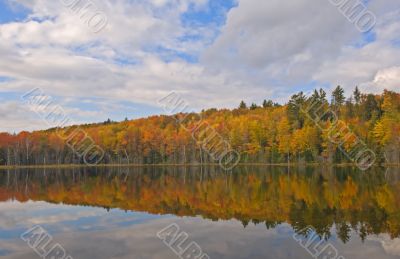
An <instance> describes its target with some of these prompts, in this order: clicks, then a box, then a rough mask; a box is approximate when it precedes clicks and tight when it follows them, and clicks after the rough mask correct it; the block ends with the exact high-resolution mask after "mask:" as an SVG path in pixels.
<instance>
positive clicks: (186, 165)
mask: <svg viewBox="0 0 400 259" xmlns="http://www.w3.org/2000/svg"><path fill="white" fill-rule="evenodd" d="M218 165H219V164H218V163H205V164H199V163H196V164H194V163H189V164H98V165H86V164H82V165H77V164H60V165H59V164H52V165H13V166H0V170H10V169H46V168H49V169H54V168H55V169H57V168H58V169H63V168H91V167H93V168H101V167H103V168H107V167H110V168H112V167H143V168H144V167H172V166H175V167H200V166H218ZM237 166H276V167H301V166H306V167H315V166H323V167H356V165H354V164H352V163H340V164H327V163H291V164H287V163H239V164H237ZM372 167H395V168H397V167H400V164H382V165H378V164H377V165H373V166H372Z"/></svg>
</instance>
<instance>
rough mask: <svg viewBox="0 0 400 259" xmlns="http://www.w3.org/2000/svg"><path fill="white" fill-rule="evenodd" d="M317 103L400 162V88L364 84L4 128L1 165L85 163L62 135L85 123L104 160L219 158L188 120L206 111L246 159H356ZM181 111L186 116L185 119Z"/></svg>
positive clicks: (204, 116) (380, 158)
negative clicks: (36, 127) (63, 124)
mask: <svg viewBox="0 0 400 259" xmlns="http://www.w3.org/2000/svg"><path fill="white" fill-rule="evenodd" d="M315 103H318V104H319V107H324V108H325V109H327V110H330V111H333V112H334V114H336V116H337V118H339V119H340V120H341V121H343V122H345V123H346V125H348V128H349V129H350V130H351V131H352V132H354V135H356V136H357V137H358V138H360V139H361V140H362V141H363V142H365V143H366V145H367V146H368V147H369V148H370V149H371V150H373V151H374V152H375V153H376V155H377V163H383V162H385V161H388V162H389V163H393V164H399V163H400V154H399V152H400V151H399V150H400V137H399V136H400V94H399V93H396V92H392V91H387V90H385V91H384V92H383V93H382V94H366V93H362V92H360V90H359V89H358V88H356V89H355V90H354V92H353V93H352V94H351V96H350V97H348V98H346V97H345V92H344V90H343V88H342V87H340V86H338V87H337V88H336V89H335V90H334V91H333V92H332V93H331V98H328V95H327V93H326V92H325V91H324V90H323V89H319V90H315V91H314V92H313V94H312V95H311V96H305V94H304V93H303V92H300V93H297V94H295V95H293V96H292V97H291V98H290V100H289V101H288V103H287V104H284V105H280V104H278V103H275V102H273V101H271V100H265V101H264V102H263V103H262V105H257V104H255V103H253V104H251V105H250V106H248V105H247V104H246V103H245V102H244V101H242V102H241V103H240V105H239V107H238V108H236V109H208V110H203V111H201V113H199V114H194V113H192V114H177V115H174V116H165V115H160V116H151V117H148V118H142V119H136V120H125V121H122V122H113V121H111V120H108V121H107V122H104V123H98V124H88V125H79V126H78V125H76V126H71V127H68V128H62V129H59V128H57V129H55V128H53V129H48V130H43V131H34V132H25V131H24V132H20V133H18V134H9V133H0V165H9V166H11V165H47V164H82V163H84V161H83V159H82V158H81V157H78V156H77V155H76V153H75V152H74V151H73V150H72V149H71V148H70V147H69V146H68V145H67V143H66V142H65V141H64V140H63V139H62V138H60V134H61V135H67V134H68V132H71V131H73V130H74V129H77V128H78V127H79V128H80V129H82V130H84V131H85V132H86V133H87V134H88V135H89V136H90V137H91V138H92V139H93V141H94V143H96V145H99V146H100V147H101V148H102V149H103V150H104V151H105V156H104V158H103V160H102V161H101V163H104V164H116V163H130V164H162V163H174V164H185V163H186V164H188V163H212V162H215V161H213V160H212V158H211V157H210V156H209V155H208V154H207V152H204V150H202V149H201V144H202V143H200V142H201V141H200V140H198V139H197V140H196V139H194V138H192V136H191V134H190V132H188V131H187V130H184V129H183V127H182V126H184V127H185V128H186V129H193V128H195V127H196V125H197V124H199V120H200V117H201V120H203V121H206V122H207V123H208V124H209V125H210V126H211V127H212V128H213V129H215V130H216V132H218V133H219V134H220V135H221V136H222V137H223V138H224V139H225V140H226V141H227V142H228V143H229V144H230V145H231V147H232V148H233V149H234V150H236V151H238V152H239V153H241V162H243V163H255V162H257V163H289V162H290V163H307V162H318V163H345V162H349V159H348V157H346V155H345V154H344V153H343V151H342V150H341V149H340V148H339V146H338V145H337V144H335V143H333V142H332V140H331V138H330V136H329V134H328V133H327V132H326V131H324V130H322V129H321V128H320V127H319V126H318V125H316V123H315V121H314V120H313V119H312V118H311V117H310V116H307V114H306V113H305V112H304V110H303V109H302V107H307V106H309V105H311V104H315ZM177 116H181V117H182V116H184V117H185V120H183V121H182V122H181V124H180V123H178V122H177V120H176V117H177ZM332 121H333V118H332V116H326V117H323V118H321V121H320V122H319V123H322V124H324V125H330V124H332ZM182 124H183V125H182ZM202 134H203V135H206V134H207V132H203V133H202ZM203 137H207V136H203Z"/></svg>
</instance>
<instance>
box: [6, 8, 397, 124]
mask: <svg viewBox="0 0 400 259" xmlns="http://www.w3.org/2000/svg"><path fill="white" fill-rule="evenodd" d="M12 2H19V3H22V4H23V5H25V6H26V7H27V8H29V9H30V10H31V14H30V17H29V18H28V19H26V20H25V21H20V22H10V23H5V24H0V55H1V57H2V58H1V60H0V76H6V77H10V78H13V79H14V80H13V81H10V82H3V83H0V95H1V92H20V93H22V92H25V91H27V90H29V89H32V88H33V87H41V88H42V89H43V90H44V91H45V92H46V93H48V94H49V95H54V96H59V97H64V98H72V99H75V100H78V98H92V97H99V98H106V99H108V100H110V102H111V101H112V102H114V103H116V102H121V101H128V102H133V103H143V104H147V105H151V106H156V105H157V100H158V99H159V98H161V97H163V96H164V95H166V94H168V93H170V92H171V91H177V92H179V93H181V94H182V95H183V97H184V98H185V99H186V100H188V102H189V103H190V104H191V106H192V107H193V108H196V109H201V108H208V107H213V106H215V107H233V106H236V105H237V104H238V103H239V101H240V100H241V99H245V100H246V101H248V102H250V101H258V102H259V101H261V100H262V99H264V98H272V99H278V100H281V101H282V100H285V98H286V97H288V96H289V95H291V94H292V93H293V92H296V91H300V90H303V89H299V88H298V86H299V85H302V86H304V85H307V84H310V83H311V82H314V83H315V84H317V85H332V86H335V85H337V84H341V85H343V86H344V87H345V88H346V90H350V89H352V88H354V86H355V85H361V86H362V88H363V89H365V90H366V91H374V92H377V91H381V90H383V89H384V88H389V89H392V90H395V89H396V88H397V87H398V81H399V74H398V72H396V71H398V67H399V65H400V62H399V60H400V46H399V45H400V44H399V42H398V38H399V36H400V35H399V34H400V19H399V17H400V16H399V14H400V6H399V4H398V1H396V0H385V1H378V0H372V1H370V3H369V5H368V8H369V9H370V10H372V11H373V12H374V13H375V14H376V16H377V21H378V23H377V25H376V27H375V28H374V29H373V33H374V35H375V40H373V41H365V40H364V39H363V35H362V34H361V33H360V32H358V31H357V29H356V28H355V26H354V25H353V24H351V23H349V22H348V20H347V19H346V18H345V17H344V16H343V15H342V14H341V13H340V12H339V11H338V10H337V7H335V6H333V5H331V4H330V2H329V1H328V0H326V1H316V0H293V1H290V2H287V3H286V2H285V3H283V2H282V1H278V0H271V1H258V0H238V2H237V3H238V5H237V7H235V8H233V9H231V10H230V11H229V12H228V13H227V19H226V22H225V25H223V27H222V28H219V27H218V26H217V25H216V23H213V22H211V23H210V24H208V25H202V24H201V23H196V22H193V23H189V24H188V23H185V22H184V21H183V20H182V15H183V14H184V13H186V12H187V11H188V10H189V9H190V8H195V9H196V10H207V8H208V7H207V5H208V3H209V1H206V0H184V1H178V0H152V1H125V0H117V1H111V0H108V1H93V3H94V4H95V5H96V7H97V8H98V9H99V10H101V11H103V12H104V13H105V14H106V15H107V17H108V20H109V23H108V26H107V27H106V28H105V30H104V31H102V32H100V33H97V34H95V33H92V32H91V31H90V30H89V28H87V26H86V25H85V23H84V22H83V21H82V20H80V19H79V16H77V15H75V14H74V13H73V12H71V10H69V9H68V8H66V7H65V6H63V5H62V4H61V2H60V1H45V0H34V1H27V0H12ZM219 31H220V33H219ZM185 55H189V56H192V57H198V58H199V60H200V61H199V62H195V63H193V62H190V63H189V62H188V61H185V59H184V58H181V57H182V56H185ZM348 93H349V91H348ZM3 107H4V105H3ZM102 112H103V113H107V111H104V110H103V111H102ZM88 116H90V115H89V114H88ZM0 120H2V119H0ZM17 120H19V121H22V119H21V118H20V119H17ZM0 124H4V123H1V121H0ZM11 124H12V123H11ZM27 126H28V124H27Z"/></svg>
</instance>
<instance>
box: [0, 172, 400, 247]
mask: <svg viewBox="0 0 400 259" xmlns="http://www.w3.org/2000/svg"><path fill="white" fill-rule="evenodd" d="M399 175H400V172H399V170H398V169H397V168H390V169H388V170H386V172H385V170H384V169H380V168H374V169H373V170H371V171H368V172H366V173H361V172H359V171H356V170H355V169H351V168H336V169H333V168H318V169H313V168H306V167H303V168H291V169H290V170H289V169H288V168H286V167H282V168H277V167H275V168H269V167H240V168H237V170H235V171H234V172H233V173H227V172H222V171H220V170H219V168H218V167H206V168H199V167H192V168H185V167H146V168H141V167H118V168H106V169H104V168H71V169H34V170H33V169H30V170H15V171H12V170H9V171H7V172H4V173H1V174H0V200H1V201H5V200H9V199H16V200H18V201H22V202H23V201H27V200H30V199H31V200H43V201H47V202H53V203H61V202H62V203H65V204H73V205H84V206H96V207H104V208H107V209H110V208H119V209H122V210H135V211H146V212H150V213H156V214H175V215H177V216H196V215H201V216H203V217H204V218H208V219H212V220H218V219H233V218H235V219H238V220H240V221H242V224H243V226H245V227H246V226H247V225H248V224H250V223H253V224H265V226H266V227H267V228H268V229H269V228H274V227H276V226H277V225H278V224H280V223H282V222H288V223H289V224H291V225H292V227H293V228H294V230H295V231H297V232H300V231H301V230H304V229H305V228H306V227H307V226H312V227H313V228H314V229H315V230H316V232H317V233H318V234H319V235H320V236H324V237H325V238H327V239H328V238H330V236H331V232H332V231H333V229H335V231H336V233H337V235H338V237H339V238H340V239H341V240H342V241H343V242H347V241H349V239H350V236H351V232H352V231H354V232H356V233H357V234H358V235H359V236H360V237H361V239H362V240H365V238H366V237H367V236H368V235H370V234H379V233H389V234H390V235H391V237H392V238H394V237H398V236H400V192H399V190H400V181H399V179H400V177H399Z"/></svg>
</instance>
